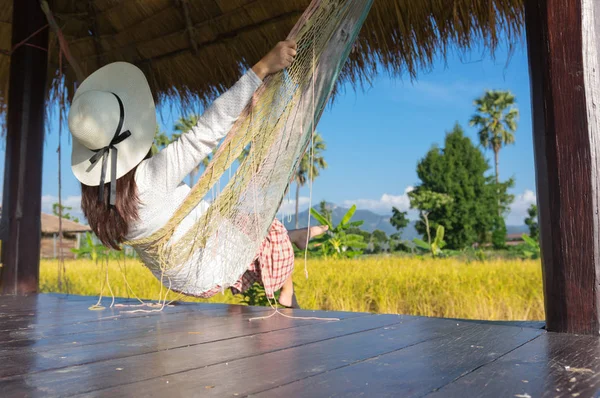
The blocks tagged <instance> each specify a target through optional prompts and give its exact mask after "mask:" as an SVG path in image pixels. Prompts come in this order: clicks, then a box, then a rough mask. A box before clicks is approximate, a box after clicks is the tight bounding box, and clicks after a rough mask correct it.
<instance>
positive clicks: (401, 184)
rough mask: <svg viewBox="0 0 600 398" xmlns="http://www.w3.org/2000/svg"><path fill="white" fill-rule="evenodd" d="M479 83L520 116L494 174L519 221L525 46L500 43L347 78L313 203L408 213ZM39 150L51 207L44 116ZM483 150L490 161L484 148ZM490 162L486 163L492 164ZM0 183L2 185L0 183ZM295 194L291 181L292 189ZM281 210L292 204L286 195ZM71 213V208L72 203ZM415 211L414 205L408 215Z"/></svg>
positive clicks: (527, 123)
mask: <svg viewBox="0 0 600 398" xmlns="http://www.w3.org/2000/svg"><path fill="white" fill-rule="evenodd" d="M486 89H502V90H510V91H512V92H513V94H515V96H516V98H517V103H518V107H519V110H520V113H521V116H520V120H519V125H518V130H517V132H516V144H515V145H512V146H509V147H507V148H504V149H503V150H502V151H501V153H500V177H501V179H506V178H508V177H511V176H513V177H515V179H516V185H515V188H514V189H513V190H512V193H513V194H514V195H515V196H516V199H515V203H514V204H513V207H512V211H511V213H510V214H509V216H508V217H507V223H508V224H510V225H515V224H521V223H522V220H523V218H524V217H525V214H526V209H527V207H528V206H529V204H531V203H534V202H535V172H534V165H533V147H532V136H531V109H530V92H529V75H528V64H527V54H526V49H525V47H524V46H523V45H518V47H517V48H516V49H515V51H514V53H513V54H512V55H511V56H510V57H509V54H508V52H507V51H506V49H505V48H500V49H498V51H497V52H496V57H495V60H493V59H492V58H491V57H490V56H489V55H488V54H487V53H484V52H483V51H481V50H480V49H477V50H474V51H473V52H470V53H467V54H461V55H458V54H450V55H449V57H448V59H447V61H446V62H444V61H442V60H438V61H436V62H435V64H434V65H433V67H432V68H431V70H429V71H421V72H420V73H419V75H418V76H417V79H416V80H413V81H411V79H410V77H409V76H408V75H404V76H401V77H390V76H389V75H388V74H387V73H386V72H383V73H380V74H379V75H378V77H377V78H376V79H375V80H374V81H373V82H372V85H371V86H370V87H368V88H366V89H365V90H364V91H361V90H358V91H354V90H353V89H352V88H351V87H350V86H349V85H347V86H346V87H345V90H344V92H343V93H342V94H341V95H339V97H338V98H337V99H336V101H335V102H334V103H333V106H328V108H327V110H326V111H325V112H324V114H323V116H322V118H321V121H320V123H319V125H318V128H317V130H318V131H319V132H320V133H321V135H322V136H323V138H324V140H325V142H326V144H327V150H326V152H325V157H326V160H327V162H328V164H329V167H328V168H327V169H326V170H323V171H322V172H321V176H320V177H319V178H318V179H317V180H316V181H315V182H314V184H313V187H312V203H313V204H316V203H318V202H319V201H320V200H322V199H325V200H327V201H328V202H333V203H336V204H339V205H351V204H353V203H355V204H357V206H358V207H359V208H365V209H370V210H373V211H375V212H377V213H380V214H388V213H390V211H391V207H392V206H396V207H398V208H400V209H402V210H408V198H407V196H406V190H407V189H409V187H412V186H414V185H416V184H418V182H419V181H418V178H417V176H416V172H415V168H416V165H417V162H418V161H419V159H421V158H422V157H423V156H424V155H425V153H426V152H427V151H428V150H429V149H430V147H431V145H432V144H433V143H440V144H441V143H443V140H444V135H445V133H446V132H447V131H448V130H450V129H451V128H452V127H453V125H454V123H455V122H459V123H460V124H461V125H462V126H463V127H464V129H465V131H466V133H467V135H468V136H470V137H471V138H472V139H473V140H475V139H476V131H475V129H472V128H470V127H469V126H468V121H469V118H470V116H471V115H472V114H473V112H474V107H473V100H474V99H475V98H476V97H478V96H480V95H481V94H483V92H484V90H486ZM164 116H165V117H164V118H163V120H161V125H162V128H163V130H164V131H166V132H167V133H170V132H171V131H172V126H173V124H174V123H173V119H176V118H177V117H178V116H179V115H177V114H170V115H168V114H167V112H165V115H164ZM47 128H48V133H47V136H46V142H45V150H44V175H43V191H42V192H43V195H44V198H43V210H44V211H50V210H51V207H52V203H54V202H56V198H57V196H58V188H57V177H58V174H57V164H58V161H57V154H56V149H57V146H58V123H57V120H56V117H51V118H50V120H49V122H48V125H47ZM62 143H63V151H64V152H63V162H62V165H63V193H62V194H63V200H64V201H65V203H66V204H67V205H69V206H72V207H74V208H75V209H77V208H78V206H79V194H80V189H79V185H78V183H77V181H76V180H75V178H74V177H73V175H72V173H71V170H70V151H71V145H70V139H69V133H68V130H67V129H66V128H63V135H62ZM486 156H488V158H490V160H491V153H489V152H487V153H486ZM490 164H491V162H490ZM3 175H4V144H2V146H1V147H0V178H2V177H3ZM0 189H1V185H0ZM291 193H292V199H293V194H294V193H295V188H294V189H292V191H291ZM300 194H301V199H300V204H301V208H302V209H305V208H306V207H308V202H309V188H308V186H307V187H304V188H303V189H302V190H301V192H300ZM283 208H284V212H285V211H288V210H289V209H291V208H293V202H288V201H287V200H286V201H285V202H284V205H283ZM75 211H76V212H77V211H78V210H75ZM410 215H411V217H413V218H414V217H415V214H414V212H411V213H410Z"/></svg>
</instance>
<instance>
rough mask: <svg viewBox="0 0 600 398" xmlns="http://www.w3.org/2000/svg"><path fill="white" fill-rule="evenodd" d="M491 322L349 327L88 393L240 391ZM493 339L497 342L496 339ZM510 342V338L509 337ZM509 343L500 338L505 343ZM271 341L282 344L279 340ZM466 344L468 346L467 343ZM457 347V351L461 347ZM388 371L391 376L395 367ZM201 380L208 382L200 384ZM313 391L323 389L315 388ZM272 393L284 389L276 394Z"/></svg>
mask: <svg viewBox="0 0 600 398" xmlns="http://www.w3.org/2000/svg"><path fill="white" fill-rule="evenodd" d="M493 328H501V327H491V326H480V325H475V324H471V323H456V322H452V321H444V320H431V319H420V318H419V319H416V320H414V321H410V322H406V323H402V324H399V325H397V326H392V327H385V328H379V329H375V330H371V331H366V332H362V333H354V334H350V335H345V336H341V337H338V338H334V339H330V340H326V341H320V342H315V343H309V344H304V345H300V346H297V347H293V348H288V349H283V350H278V351H275V352H271V353H266V354H261V355H260V356H252V357H248V358H241V359H239V360H234V361H228V362H227V363H220V364H216V365H213V366H207V367H203V368H198V369H194V370H191V371H186V372H180V373H174V374H170V375H165V376H163V377H159V378H154V379H151V380H145V381H143V382H138V383H132V384H126V385H122V386H119V387H118V388H109V389H105V390H99V391H94V392H92V393H90V395H89V396H96V397H97V396H107V397H108V396H112V395H113V394H116V393H118V394H119V395H131V394H136V393H137V394H139V395H143V396H168V395H171V394H174V393H175V394H178V395H182V396H186V395H193V394H194V393H197V392H198V391H202V396H224V395H227V396H231V395H235V394H237V395H239V396H245V395H248V394H255V393H258V392H261V391H264V390H267V389H270V388H273V387H277V386H282V385H285V384H289V383H292V382H295V381H297V380H302V379H305V378H307V377H309V376H315V375H318V374H330V372H331V371H333V370H335V369H338V368H342V367H346V366H348V365H350V364H352V363H356V362H362V361H365V360H367V359H370V358H374V357H377V356H381V355H384V354H387V353H390V352H395V351H400V350H403V349H407V348H408V347H411V346H416V345H419V343H424V342H427V341H434V340H437V339H441V338H442V339H443V337H444V336H451V337H448V338H446V339H445V340H443V341H445V345H449V344H450V343H451V342H456V341H457V339H458V340H460V339H462V337H461V336H462V335H463V334H465V333H466V334H467V335H468V334H469V330H473V329H475V330H481V329H486V330H489V331H488V333H487V336H488V337H489V336H493V333H492V332H491V330H492V329H493ZM518 330H519V331H520V330H521V329H518ZM523 330H524V329H523ZM495 333H497V332H495ZM521 333H522V334H523V336H525V335H528V336H529V337H528V338H532V337H531V336H533V335H537V334H539V333H540V332H539V331H535V330H532V329H527V330H526V331H524V332H521ZM295 335H296V333H294V331H293V330H292V331H290V333H289V334H288V336H285V337H284V338H283V340H288V339H290V338H295ZM474 341H475V340H474ZM499 342H500V343H501V342H502V339H500V340H499ZM500 343H499V344H500ZM510 343H513V344H514V343H515V340H514V339H513V340H512V341H510ZM510 343H505V344H506V346H507V347H508V345H509V344H510ZM274 344H284V342H276V343H274ZM445 345H443V344H437V345H434V347H436V350H438V351H439V349H440V348H441V347H444V346H445ZM463 348H467V347H463ZM513 348H514V346H513ZM469 350H473V349H472V348H469ZM438 351H429V353H430V354H431V355H434V354H436V353H437V352H438ZM417 352H420V351H417ZM460 353H461V354H463V352H462V351H460ZM413 357H414V356H408V357H407V358H405V365H406V366H408V367H410V363H411V360H412V359H413ZM442 358H443V360H445V361H447V362H454V361H456V360H457V358H455V357H446V356H442ZM367 373H368V372H367ZM357 377H359V376H357ZM394 377H395V378H396V379H397V378H398V373H396V374H395V376H394ZM206 386H209V387H210V388H208V389H205V387H206ZM332 391H333V390H332ZM319 395H323V394H321V393H320V394H319ZM277 396H286V395H284V394H279V395H277ZM287 396H294V395H293V394H292V395H287ZM373 396H376V395H373Z"/></svg>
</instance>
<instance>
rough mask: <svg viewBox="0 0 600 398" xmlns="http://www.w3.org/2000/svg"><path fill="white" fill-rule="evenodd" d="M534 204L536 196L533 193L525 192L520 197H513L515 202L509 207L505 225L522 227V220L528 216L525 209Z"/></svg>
mask: <svg viewBox="0 0 600 398" xmlns="http://www.w3.org/2000/svg"><path fill="white" fill-rule="evenodd" d="M535 203H536V196H535V193H534V192H533V191H530V190H528V189H527V190H525V192H523V193H522V194H520V195H516V196H515V201H514V202H513V203H512V205H511V206H510V213H509V214H508V216H507V217H506V224H507V225H523V220H525V217H527V216H528V214H527V209H528V208H529V206H531V205H532V204H535Z"/></svg>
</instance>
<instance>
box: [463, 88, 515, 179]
mask: <svg viewBox="0 0 600 398" xmlns="http://www.w3.org/2000/svg"><path fill="white" fill-rule="evenodd" d="M515 102H516V101H515V96H514V95H512V93H511V92H510V91H496V90H488V91H486V93H485V94H484V95H483V97H481V98H478V99H476V100H475V106H476V107H477V113H476V114H474V115H473V116H472V117H471V121H470V122H469V124H470V125H471V126H477V127H478V128H479V142H480V143H481V145H482V146H483V147H484V148H489V149H491V150H492V151H494V163H495V169H496V183H499V181H500V175H499V170H498V154H499V152H500V149H501V148H502V147H503V146H506V145H509V144H513V143H514V142H515V135H514V133H515V131H516V130H517V119H518V117H519V110H518V109H517V108H516V106H515Z"/></svg>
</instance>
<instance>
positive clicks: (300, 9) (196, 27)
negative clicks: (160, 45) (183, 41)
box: [73, 1, 304, 59]
mask: <svg viewBox="0 0 600 398" xmlns="http://www.w3.org/2000/svg"><path fill="white" fill-rule="evenodd" d="M255 2H256V1H253V2H251V3H249V4H253V3H255ZM242 12H243V13H245V12H246V10H245V7H239V8H236V9H235V10H233V11H231V12H228V13H226V14H222V15H219V16H217V17H215V18H212V19H209V20H206V21H202V22H199V23H197V24H194V25H193V27H194V30H199V29H201V28H202V27H204V26H205V25H207V24H215V23H219V21H221V20H222V19H224V18H229V17H231V16H232V15H234V14H236V13H242ZM303 12H304V8H303V7H298V8H297V9H295V10H292V11H288V12H284V13H282V14H279V15H276V16H274V17H271V18H268V19H265V20H263V21H260V22H257V23H255V24H252V25H247V26H244V27H241V28H239V29H236V30H234V31H232V32H227V33H225V34H224V35H228V36H231V35H230V33H232V35H233V34H237V32H243V31H249V30H252V29H254V28H256V27H260V26H263V25H266V24H269V23H272V22H277V21H279V20H282V19H286V18H288V17H290V16H292V15H294V16H299V15H301V14H302V13H303ZM185 32H186V29H182V30H178V31H176V32H173V33H170V34H168V35H165V36H161V37H153V38H151V39H148V40H145V41H142V42H139V43H128V44H125V45H123V46H121V47H119V48H111V49H110V51H106V52H104V53H103V54H102V55H103V56H108V55H110V54H114V53H115V52H117V53H118V52H120V51H121V50H125V49H129V48H131V47H135V46H138V45H144V44H149V43H152V42H153V41H154V40H157V39H161V38H169V37H174V36H180V35H182V34H185ZM118 34H123V32H119V33H118ZM221 36H223V35H221ZM85 40H89V39H88V38H86V39H85ZM80 41H81V40H75V41H73V42H80ZM213 42H215V40H210V41H209V40H207V41H202V40H197V45H198V47H201V46H202V45H205V44H206V43H213ZM176 51H178V50H176ZM91 57H94V56H93V55H92V56H88V57H85V59H89V58H91ZM96 57H97V56H96Z"/></svg>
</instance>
